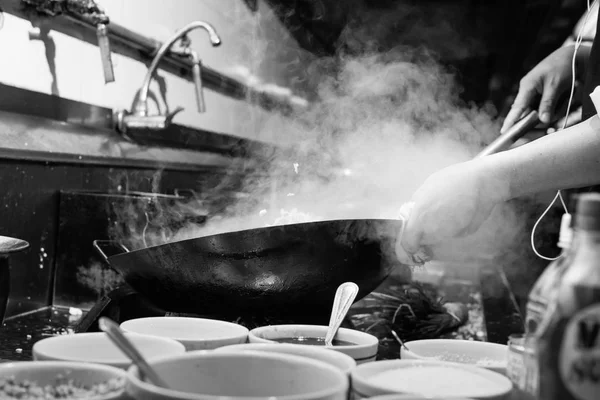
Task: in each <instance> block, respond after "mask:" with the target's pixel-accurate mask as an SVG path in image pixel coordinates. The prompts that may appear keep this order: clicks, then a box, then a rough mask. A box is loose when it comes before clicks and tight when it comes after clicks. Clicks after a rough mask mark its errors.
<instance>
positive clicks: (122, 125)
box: [115, 21, 221, 133]
mask: <svg viewBox="0 0 600 400" xmlns="http://www.w3.org/2000/svg"><path fill="white" fill-rule="evenodd" d="M199 28H202V29H204V30H206V31H207V32H208V36H209V38H210V41H211V43H212V45H213V46H219V45H220V44H221V38H219V35H218V34H217V31H216V30H215V28H213V27H212V26H211V25H210V24H208V23H206V22H203V21H194V22H191V23H189V24H188V25H186V26H184V27H183V28H181V29H180V30H179V31H177V32H176V33H175V34H174V35H173V36H172V37H171V38H170V39H169V40H167V41H166V42H165V43H163V45H162V46H161V47H160V49H158V52H157V53H156V56H155V57H154V59H153V60H152V63H151V64H150V67H149V68H148V72H147V73H146V77H145V78H144V81H143V83H142V87H141V88H140V91H139V94H138V98H137V100H136V102H135V104H134V106H133V110H132V112H131V113H128V112H127V111H125V110H120V111H117V112H116V114H115V119H116V125H117V126H116V127H117V130H118V131H119V132H121V133H126V131H127V129H128V128H145V129H153V130H159V129H164V128H166V127H168V126H169V125H170V124H171V121H172V120H173V117H175V115H176V114H178V113H179V112H181V111H183V108H182V107H177V108H176V109H175V110H174V111H172V112H170V113H168V114H166V115H161V114H158V115H148V92H149V91H150V82H151V81H152V78H153V77H154V74H155V73H156V70H157V69H158V64H159V63H160V61H161V60H162V58H163V57H164V56H165V54H167V52H168V51H169V50H170V49H171V47H172V46H173V44H175V42H176V41H177V40H179V39H181V40H182V41H184V40H185V41H186V42H187V45H186V48H185V49H184V51H183V52H177V53H176V54H179V55H183V56H186V57H190V59H191V61H192V64H193V68H192V74H193V78H194V86H195V89H196V101H197V104H198V112H201V113H202V112H204V111H205V105H204V97H203V95H202V74H201V69H202V64H201V61H200V58H199V57H198V54H197V53H196V52H195V51H193V50H191V49H190V48H189V44H190V42H189V39H188V38H187V34H188V33H189V32H191V31H193V30H195V29H199Z"/></svg>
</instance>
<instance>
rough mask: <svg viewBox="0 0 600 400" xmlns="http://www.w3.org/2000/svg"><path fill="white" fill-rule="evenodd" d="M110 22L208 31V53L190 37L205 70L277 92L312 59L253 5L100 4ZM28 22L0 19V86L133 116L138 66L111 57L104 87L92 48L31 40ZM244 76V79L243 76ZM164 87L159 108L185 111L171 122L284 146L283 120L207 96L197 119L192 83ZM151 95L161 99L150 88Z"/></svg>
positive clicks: (201, 38) (227, 1)
mask: <svg viewBox="0 0 600 400" xmlns="http://www.w3.org/2000/svg"><path fill="white" fill-rule="evenodd" d="M98 3H99V4H100V5H101V6H103V7H104V9H105V11H106V12H107V14H108V15H109V17H110V18H111V20H112V21H114V22H116V23H119V24H121V25H123V26H125V27H127V28H129V29H131V30H133V31H136V32H139V33H141V34H144V35H148V36H151V37H154V38H156V39H158V40H161V41H163V40H165V38H168V37H169V36H170V35H171V34H172V33H173V32H174V31H176V30H177V29H179V28H180V27H182V26H183V25H185V24H187V23H189V22H191V21H193V20H198V19H200V20H204V21H207V22H209V23H211V24H212V25H213V26H214V27H215V28H216V29H217V31H218V32H219V34H220V36H221V38H222V41H223V44H222V45H221V46H220V47H216V48H213V47H212V46H211V45H210V43H209V40H208V38H207V35H206V32H204V31H196V32H193V33H192V34H191V35H190V37H191V39H192V46H193V48H194V49H195V50H196V51H198V52H199V54H200V56H201V58H202V60H203V63H204V64H205V65H207V66H210V67H212V68H215V69H217V70H219V71H221V72H223V73H226V74H229V75H231V76H243V75H244V74H245V77H246V78H248V75H247V72H248V71H249V72H251V74H252V75H254V76H255V77H256V78H258V79H259V80H260V81H262V82H264V83H275V84H277V85H278V86H281V87H290V86H298V85H301V82H299V76H300V75H301V74H302V73H303V72H304V71H305V70H306V66H307V64H308V63H309V62H310V59H311V57H312V56H309V55H308V54H306V52H304V51H302V50H301V49H300V48H299V46H298V45H297V43H296V42H295V40H294V39H293V38H291V36H290V35H289V34H288V32H287V31H286V29H285V28H284V27H283V25H282V24H281V23H280V21H279V20H278V19H277V17H276V16H275V15H274V14H273V13H272V11H271V9H270V8H269V6H268V5H267V4H265V3H264V2H262V1H259V2H258V3H259V5H258V11H257V12H255V13H253V12H252V11H251V10H250V9H249V8H248V7H247V6H246V4H245V3H244V1H243V0H98ZM32 31H33V29H32V24H31V22H30V21H27V20H24V19H20V18H17V17H14V16H12V15H9V14H5V17H4V24H3V27H2V28H1V30H0V52H1V53H0V54H2V56H1V57H2V61H1V62H0V81H1V82H2V83H5V84H8V85H13V86H17V87H21V88H26V89H30V90H34V91H38V92H42V93H47V94H55V95H58V96H61V97H64V98H68V99H72V100H77V101H83V102H87V103H92V104H95V105H99V106H104V107H109V108H114V109H116V108H126V109H130V108H131V103H132V100H133V98H134V95H135V93H136V91H137V90H138V89H139V86H140V84H141V82H142V79H143V77H144V74H145V72H146V66H145V65H144V64H142V63H141V62H138V61H135V60H132V59H128V58H125V57H122V56H120V55H113V60H114V66H115V75H116V82H113V83H110V84H107V85H105V84H104V79H103V75H102V69H101V63H100V56H99V51H98V48H97V47H95V46H92V45H89V44H86V43H84V42H82V41H79V40H78V39H76V38H73V37H69V36H66V35H63V34H60V33H57V32H53V31H51V32H50V33H49V34H48V35H47V36H46V37H42V38H40V37H39V36H38V37H36V36H35V34H34V35H32V34H31V32H32ZM244 71H246V72H244ZM160 76H161V79H164V82H165V83H166V88H167V90H166V95H165V96H164V97H165V100H166V101H162V100H161V101H159V107H161V108H164V105H165V103H166V104H168V106H169V108H171V109H173V108H175V107H177V106H182V107H185V111H184V112H183V113H181V114H179V115H178V116H177V117H176V118H175V122H177V123H180V124H184V125H189V126H194V127H200V128H203V129H208V130H213V131H216V132H223V133H229V134H233V135H238V136H242V137H246V138H254V139H260V140H266V141H269V142H273V143H279V144H284V143H290V141H292V142H293V138H292V137H289V136H287V135H285V133H284V132H282V129H281V127H282V126H284V124H285V120H284V119H283V117H280V116H276V115H273V114H271V113H267V112H265V111H263V110H260V109H258V108H257V107H254V106H252V105H250V104H248V103H246V102H243V101H237V100H232V99H229V98H227V97H225V96H223V95H220V94H217V93H214V92H211V91H209V90H206V91H205V99H206V103H207V112H206V113H205V114H198V113H197V112H196V103H195V96H194V91H193V86H192V84H191V83H190V82H187V81H185V80H183V79H180V78H178V77H176V76H173V75H171V74H168V73H165V72H160ZM152 90H153V91H155V93H157V94H159V93H160V90H159V87H158V85H157V83H156V82H154V83H153V86H152Z"/></svg>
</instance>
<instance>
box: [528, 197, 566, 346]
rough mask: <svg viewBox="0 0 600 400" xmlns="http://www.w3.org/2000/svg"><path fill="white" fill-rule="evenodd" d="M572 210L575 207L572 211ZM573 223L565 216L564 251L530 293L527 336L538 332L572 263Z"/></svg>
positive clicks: (561, 243) (561, 244)
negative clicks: (543, 317) (549, 303)
mask: <svg viewBox="0 0 600 400" xmlns="http://www.w3.org/2000/svg"><path fill="white" fill-rule="evenodd" d="M572 208H573V205H571V207H570V209H572ZM571 222H572V218H571V214H563V216H562V220H561V223H560V234H559V239H558V247H559V248H561V249H562V251H561V255H560V257H559V258H558V259H556V260H554V261H552V262H551V263H550V264H549V265H548V266H547V267H546V269H545V270H544V272H543V273H542V274H541V275H540V277H539V278H538V280H537V281H536V282H535V284H534V285H533V288H532V289H531V291H530V292H529V298H528V301H527V308H526V313H525V334H527V335H531V334H534V333H535V331H536V330H537V327H538V325H539V324H540V321H541V319H542V316H543V315H544V313H545V311H546V308H547V307H548V301H549V299H550V298H552V297H553V294H554V291H555V289H556V288H557V287H558V284H559V283H560V280H561V278H562V276H563V274H564V273H565V271H566V269H567V267H568V265H569V263H570V261H571V258H572V257H571V255H572V252H570V251H569V249H570V247H571V241H572V240H571V239H572V237H573V229H572V225H571Z"/></svg>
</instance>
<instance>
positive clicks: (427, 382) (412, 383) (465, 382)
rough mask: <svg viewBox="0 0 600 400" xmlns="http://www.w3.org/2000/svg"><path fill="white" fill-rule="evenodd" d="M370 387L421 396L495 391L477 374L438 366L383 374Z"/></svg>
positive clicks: (459, 394)
mask: <svg viewBox="0 0 600 400" xmlns="http://www.w3.org/2000/svg"><path fill="white" fill-rule="evenodd" d="M370 383H371V384H375V385H377V386H380V387H382V388H386V389H388V390H392V391H396V392H399V393H410V394H421V395H424V396H451V397H481V396H486V395H488V394H489V392H490V390H491V391H495V389H497V388H498V385H497V384H496V383H495V382H493V381H492V380H490V379H488V378H486V377H485V376H483V375H481V374H478V373H476V372H473V371H470V370H466V369H465V370H463V369H459V368H449V367H438V366H419V367H414V368H399V369H395V370H390V371H385V372H382V373H380V374H377V375H375V376H374V377H373V378H371V379H370Z"/></svg>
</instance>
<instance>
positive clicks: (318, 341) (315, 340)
mask: <svg viewBox="0 0 600 400" xmlns="http://www.w3.org/2000/svg"><path fill="white" fill-rule="evenodd" d="M273 341H274V342H279V343H293V344H307V345H313V346H325V338H324V337H308V336H295V337H289V338H277V339H273ZM331 345H332V346H356V343H352V342H348V341H346V340H339V339H333V340H332V341H331Z"/></svg>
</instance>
